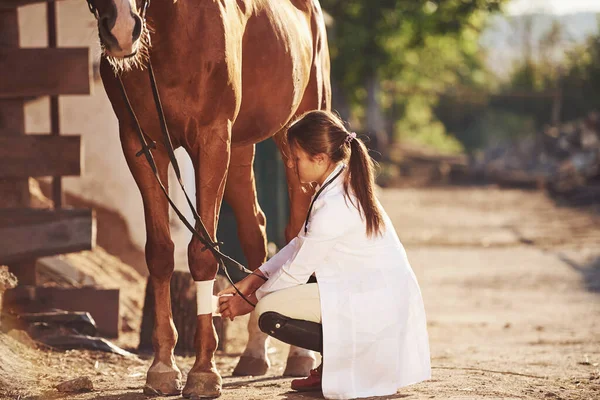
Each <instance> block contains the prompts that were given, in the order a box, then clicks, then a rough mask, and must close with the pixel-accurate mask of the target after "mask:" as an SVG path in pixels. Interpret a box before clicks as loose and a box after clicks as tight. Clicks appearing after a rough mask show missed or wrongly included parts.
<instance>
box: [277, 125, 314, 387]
mask: <svg viewBox="0 0 600 400" xmlns="http://www.w3.org/2000/svg"><path fill="white" fill-rule="evenodd" d="M274 139H275V142H276V143H277V146H278V147H279V150H280V152H281V154H282V157H283V159H284V161H286V156H287V155H288V154H289V149H288V148H287V145H286V143H285V141H284V140H283V132H280V133H278V134H277V135H276V136H275V138H274ZM285 165H286V169H285V173H286V178H287V184H288V195H289V199H290V218H289V220H288V224H287V227H286V229H285V239H286V241H287V242H289V241H290V240H292V239H293V238H294V237H295V236H296V235H297V234H298V232H300V229H301V228H302V225H303V224H304V220H305V218H306V213H307V212H308V207H309V205H310V198H311V196H312V192H306V191H305V190H303V189H302V185H301V183H300V180H299V178H298V175H297V174H296V171H295V170H294V168H290V166H289V165H288V163H287V162H285ZM314 364H315V355H314V353H313V352H312V351H310V350H306V349H303V348H300V347H296V346H290V352H289V354H288V359H287V363H286V367H285V371H284V372H283V375H284V376H307V375H308V373H309V371H310V370H311V369H312V368H313V367H314Z"/></svg>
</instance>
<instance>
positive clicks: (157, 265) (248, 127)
mask: <svg viewBox="0 0 600 400" xmlns="http://www.w3.org/2000/svg"><path fill="white" fill-rule="evenodd" d="M88 3H89V5H90V9H91V10H92V12H94V14H95V15H96V18H97V19H98V30H99V36H100V41H101V44H102V46H103V49H104V57H103V59H102V62H101V75H102V80H103V82H104V87H105V89H106V92H107V94H108V97H109V99H110V101H111V103H112V105H113V108H114V111H115V114H116V116H117V118H118V120H119V131H120V139H121V143H122V147H123V152H124V154H125V158H126V160H127V163H128V165H129V168H130V170H131V173H132V174H133V177H134V178H135V181H136V183H137V185H138V187H139V190H140V192H141V195H142V200H143V204H144V213H145V221H146V231H147V243H146V261H147V264H148V269H149V272H150V280H151V282H152V284H153V286H154V291H155V297H156V300H155V309H156V315H155V321H156V322H155V326H154V333H153V343H154V351H155V359H154V362H153V363H152V366H151V367H150V369H149V370H148V374H147V385H146V389H145V390H146V392H147V393H154V394H178V393H180V392H181V386H182V381H181V372H180V371H179V369H178V368H177V366H176V364H175V360H174V357H173V349H174V347H175V343H176V341H177V332H176V330H175V327H174V324H173V320H172V315H171V304H170V293H169V282H170V278H171V275H172V272H173V269H174V246H173V242H172V240H171V237H170V232H169V218H168V207H169V205H168V203H167V200H166V199H165V198H164V196H163V193H161V190H160V188H159V186H158V185H157V183H156V181H155V177H154V176H153V173H152V171H151V169H150V167H149V165H148V164H147V162H146V160H145V159H144V157H136V153H137V152H138V151H139V150H140V143H139V141H138V137H137V136H136V130H135V125H134V122H133V119H132V118H131V116H130V114H129V113H128V111H127V108H126V105H125V103H124V101H123V98H122V96H121V93H120V92H119V87H118V80H117V78H116V76H115V74H117V73H118V74H121V76H122V80H123V82H124V86H125V89H126V91H127V93H128V95H129V98H130V99H131V103H132V106H133V108H134V109H135V112H136V113H137V114H138V117H139V118H140V122H141V126H142V128H143V130H144V132H145V133H146V134H147V136H149V137H150V138H151V139H153V140H154V141H156V143H157V147H156V149H155V150H153V154H154V158H155V159H156V164H157V166H158V171H159V175H160V177H161V179H162V181H163V182H165V183H166V182H167V168H168V165H169V158H168V155H167V151H166V148H165V146H164V145H163V144H162V140H161V131H160V125H159V120H158V116H157V114H156V110H155V107H154V103H153V99H152V94H151V89H150V83H149V78H148V74H147V73H146V72H144V71H143V70H142V68H138V67H139V66H142V67H143V65H144V63H145V62H146V61H147V59H148V57H150V59H151V61H152V65H153V69H154V72H155V74H156V81H157V85H158V90H159V92H160V95H161V97H162V103H163V105H164V109H165V115H166V120H167V123H168V125H169V129H170V131H171V135H172V141H173V144H174V146H175V147H179V146H181V147H183V148H184V149H185V150H186V151H187V153H188V154H189V155H190V157H191V159H192V162H193V165H194V169H195V173H196V179H195V181H196V193H197V199H196V207H197V209H198V213H199V214H200V216H201V218H202V220H203V221H204V223H205V225H206V227H207V229H208V232H209V233H210V234H211V235H212V239H213V240H214V238H215V232H216V227H217V221H218V216H219V215H218V213H219V209H220V206H221V201H222V200H223V198H224V199H225V201H226V202H227V203H228V204H229V205H230V206H231V207H232V208H233V210H234V213H235V216H236V219H237V226H238V232H239V239H240V241H241V243H242V247H243V249H244V253H245V256H246V259H247V261H248V263H249V265H248V267H249V268H250V269H256V268H257V267H259V266H260V265H261V264H262V263H263V262H264V261H265V258H266V237H265V216H264V214H263V212H262V211H261V209H260V206H259V204H258V202H257V199H256V189H255V182H254V175H253V169H252V164H253V159H254V150H255V143H257V142H260V141H261V140H264V139H267V138H270V137H273V138H274V140H275V141H276V142H277V144H278V147H279V149H280V150H281V151H283V152H285V149H284V146H285V144H284V143H283V141H282V128H283V127H284V126H285V125H286V124H287V123H288V122H289V121H290V120H291V119H293V118H294V117H295V116H297V115H299V114H301V113H303V112H305V111H308V110H312V109H329V108H330V102H331V90H330V81H329V53H328V45H327V37H326V32H325V26H324V22H323V15H322V11H321V8H320V5H319V3H318V0H154V1H153V2H152V4H151V5H150V6H149V7H148V8H147V14H146V15H144V14H143V13H142V12H141V10H142V9H143V8H144V6H145V5H147V3H146V0H137V4H136V1H135V0H88ZM146 20H147V21H148V25H149V26H150V27H151V28H150V29H148V27H147V25H146ZM286 172H287V180H288V187H289V195H290V202H291V214H290V219H289V223H288V226H287V228H286V238H287V240H291V238H292V237H293V236H294V235H295V234H296V233H297V232H299V230H300V227H301V225H302V222H303V219H304V217H305V214H306V211H307V208H308V202H309V199H310V194H309V193H305V192H303V191H302V189H301V186H300V183H299V181H298V179H297V176H296V175H295V173H294V172H293V171H292V170H291V169H288V170H287V171H286ZM202 248H203V245H202V244H201V243H200V242H199V241H197V240H195V239H192V241H191V242H190V244H189V247H188V255H189V268H190V271H191V274H192V276H193V278H194V280H195V281H210V280H213V279H214V278H215V275H216V273H217V262H216V260H215V258H214V256H213V255H212V254H211V252H210V251H202ZM249 330H250V340H249V342H248V346H247V348H246V351H245V352H244V355H243V356H242V357H241V358H240V362H239V364H238V366H237V367H236V370H235V371H234V373H235V374H238V375H245V374H247V375H260V374H264V373H266V370H267V368H268V365H269V364H268V359H267V356H266V351H265V340H266V336H265V335H264V334H262V333H260V332H259V331H258V327H257V325H256V321H255V320H254V319H253V318H251V321H250V324H249ZM196 338H197V341H196V362H195V364H194V366H193V368H192V369H191V371H190V373H189V375H188V379H187V383H186V385H185V388H184V389H183V394H184V395H185V396H186V397H213V396H218V395H219V394H220V392H221V377H220V375H219V373H218V371H217V369H216V367H215V361H214V353H215V350H216V348H217V337H216V334H215V330H214V327H213V324H212V317H211V315H210V314H203V315H199V316H198V319H197V331H196ZM313 362H314V356H313V355H312V353H309V352H306V351H303V350H301V349H291V350H290V355H289V356H288V365H287V370H286V374H288V375H304V374H306V373H307V372H308V369H310V368H311V367H313Z"/></svg>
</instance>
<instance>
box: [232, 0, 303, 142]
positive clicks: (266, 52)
mask: <svg viewBox="0 0 600 400" xmlns="http://www.w3.org/2000/svg"><path fill="white" fill-rule="evenodd" d="M282 7H283V6H282ZM287 11H288V12H287V13H285V14H283V13H282V14H281V15H277V14H274V13H264V14H259V15H258V16H255V17H252V18H251V19H250V20H249V21H248V24H247V26H246V30H245V33H244V39H243V50H242V103H241V106H240V111H239V114H238V116H237V118H236V121H235V124H234V126H233V132H232V140H233V144H234V145H236V144H237V145H240V144H247V143H256V142H259V141H261V140H264V139H266V138H268V137H269V136H272V135H273V134H275V133H276V132H278V131H279V130H280V129H281V128H282V127H283V126H284V125H285V124H286V123H287V122H288V121H289V120H290V118H291V117H292V116H293V115H294V114H295V112H296V110H297V108H298V105H299V104H300V102H301V101H302V99H303V97H304V92H305V89H306V87H307V85H308V81H309V79H310V70H311V66H312V59H313V48H312V43H313V39H312V34H311V29H310V23H309V21H308V20H307V18H306V17H305V15H304V14H302V13H301V12H300V11H298V10H295V11H293V12H295V13H297V14H298V15H297V16H296V17H295V18H291V16H293V14H292V15H291V16H290V12H289V11H290V10H287ZM273 19H275V20H273Z"/></svg>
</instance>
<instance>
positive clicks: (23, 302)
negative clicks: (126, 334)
mask: <svg viewBox="0 0 600 400" xmlns="http://www.w3.org/2000/svg"><path fill="white" fill-rule="evenodd" d="M4 307H5V310H11V311H13V312H16V313H23V312H44V311H48V310H51V309H59V310H65V311H86V312H89V313H90V315H91V316H92V318H94V321H96V326H97V327H98V333H100V334H101V335H103V336H107V337H118V336H119V289H101V288H97V287H93V286H86V287H82V288H64V287H39V286H38V287H36V286H18V287H16V288H14V289H10V290H7V291H6V292H5V295H4Z"/></svg>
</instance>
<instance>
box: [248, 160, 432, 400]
mask: <svg viewBox="0 0 600 400" xmlns="http://www.w3.org/2000/svg"><path fill="white" fill-rule="evenodd" d="M339 168H341V165H340V166H338V167H337V168H336V170H335V171H333V173H332V174H331V175H329V177H328V178H327V179H326V180H325V181H326V182H327V181H328V180H329V179H331V178H332V177H333V176H334V175H335V174H336V173H337V172H338V171H339ZM347 173H348V172H347V171H344V172H343V173H342V175H340V176H339V177H338V178H337V179H336V180H335V181H334V182H333V183H332V184H331V185H329V186H328V187H326V188H325V190H324V191H323V192H322V193H321V195H320V196H319V197H318V199H317V201H316V202H315V204H314V207H313V211H312V214H311V216H310V219H309V228H308V232H307V234H304V226H303V227H302V230H301V231H300V233H299V235H298V236H297V237H296V238H294V239H293V240H292V241H291V242H290V243H289V244H288V245H287V246H285V247H284V248H283V249H281V251H280V252H279V253H277V254H276V255H275V256H274V257H272V258H271V259H270V260H269V261H267V262H266V263H265V264H263V265H262V266H261V267H260V269H261V271H262V272H263V273H264V274H265V275H266V276H267V277H268V278H269V280H268V281H267V282H265V283H264V284H263V286H262V287H261V288H260V289H259V290H258V291H257V293H256V294H257V298H258V299H259V300H260V299H261V298H262V297H264V296H266V295H268V294H269V293H272V292H275V291H278V290H282V289H286V288H289V287H293V286H297V285H302V284H304V283H306V281H307V280H308V278H309V277H310V275H311V274H313V273H315V275H316V277H317V281H318V285H319V293H320V298H321V316H322V324H323V377H322V386H323V394H324V395H325V397H326V398H328V399H351V398H360V397H370V396H386V395H392V394H394V393H396V392H397V390H398V389H399V388H401V387H403V386H407V385H410V384H413V383H417V382H421V381H423V380H426V379H429V378H430V377H431V366H430V356H429V340H428V335H427V325H426V319H425V309H424V306H423V299H422V297H421V290H420V289H419V285H418V283H417V279H416V277H415V275H414V273H413V271H412V268H411V267H410V264H409V263H408V259H407V257H406V253H405V251H404V248H403V246H402V244H401V243H400V241H399V240H398V236H397V235H396V232H395V230H394V227H393V226H392V223H391V221H390V219H389V217H388V216H387V214H386V213H385V211H383V208H381V210H382V213H383V217H384V221H385V233H384V235H383V236H381V237H374V238H369V237H367V235H366V232H365V223H364V222H363V221H362V219H361V217H360V214H359V211H358V210H357V209H356V207H354V206H353V205H352V204H351V203H350V201H349V200H348V199H347V198H345V196H344V189H343V180H344V177H345V175H346V174H347ZM354 203H355V204H356V200H355V199H354Z"/></svg>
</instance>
